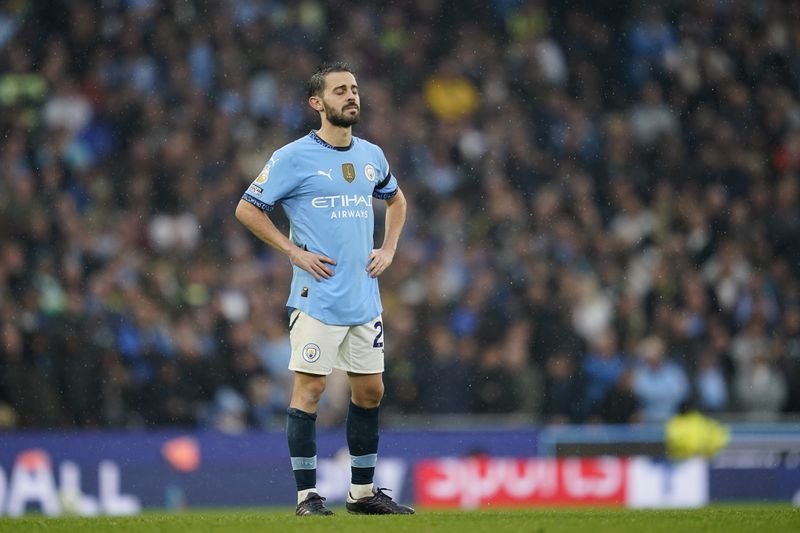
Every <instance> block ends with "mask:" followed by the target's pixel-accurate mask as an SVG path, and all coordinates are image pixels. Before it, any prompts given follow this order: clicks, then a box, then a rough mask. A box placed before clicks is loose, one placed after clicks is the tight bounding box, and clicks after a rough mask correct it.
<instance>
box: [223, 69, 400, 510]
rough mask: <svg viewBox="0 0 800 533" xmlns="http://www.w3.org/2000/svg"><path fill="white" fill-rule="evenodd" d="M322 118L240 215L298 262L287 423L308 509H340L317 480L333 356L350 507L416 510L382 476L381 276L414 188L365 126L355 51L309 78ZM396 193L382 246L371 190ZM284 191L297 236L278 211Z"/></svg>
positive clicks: (249, 194)
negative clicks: (365, 134)
mask: <svg viewBox="0 0 800 533" xmlns="http://www.w3.org/2000/svg"><path fill="white" fill-rule="evenodd" d="M308 105H309V106H311V108H312V109H314V110H315V111H317V112H318V113H319V116H320V120H321V126H320V128H319V130H317V131H311V132H310V133H309V134H308V135H306V136H305V137H302V138H300V139H298V140H296V141H294V142H292V143H289V144H287V145H286V146H284V147H282V148H280V149H279V150H277V151H275V153H274V154H273V155H272V157H271V158H270V159H269V161H268V162H267V164H266V166H265V167H264V169H263V170H262V171H261V173H260V174H259V175H258V177H256V179H255V180H254V181H253V183H252V184H251V185H250V187H249V188H248V189H247V191H246V192H245V193H244V195H243V196H242V199H241V200H240V201H239V205H238V206H237V207H236V218H237V219H238V220H239V221H240V222H241V223H242V224H244V225H245V226H246V227H247V229H249V230H250V231H251V232H252V233H253V234H255V235H256V236H257V237H258V238H259V239H261V240H262V241H264V242H265V243H267V244H269V245H271V246H273V247H275V248H277V249H278V250H280V251H282V252H283V253H285V254H286V255H287V256H288V257H289V260H290V261H291V263H292V265H293V275H292V286H291V292H290V294H289V301H288V303H287V307H288V308H289V336H290V340H291V345H292V355H291V359H290V362H289V369H290V370H293V371H294V386H293V389H292V398H291V402H290V405H289V409H287V422H286V433H287V438H288V440H289V452H290V455H291V460H292V469H293V471H294V476H295V481H296V482H297V510H296V514H297V515H330V514H333V513H332V512H331V511H330V510H328V509H327V508H326V507H325V498H323V497H322V496H320V495H319V494H318V493H317V490H316V466H317V444H316V429H315V427H316V426H315V422H316V418H317V414H316V410H317V403H318V402H319V400H320V397H321V395H322V392H323V391H324V389H325V379H326V376H327V375H328V374H330V373H331V371H332V370H333V368H334V367H336V368H340V369H342V370H344V371H346V372H347V375H348V377H349V381H350V388H351V398H350V406H349V410H348V414H347V444H348V447H349V449H350V465H351V475H352V477H351V484H350V492H349V494H348V497H347V503H346V506H347V510H348V511H349V512H351V513H357V514H413V513H414V510H413V509H412V508H410V507H406V506H404V505H400V504H398V503H396V502H394V501H393V500H392V499H391V498H390V497H389V496H388V495H386V494H385V493H384V492H383V490H382V489H380V488H377V487H375V486H374V485H373V475H374V473H375V464H376V461H377V457H378V409H379V405H380V401H381V398H382V397H383V369H384V361H383V358H384V357H383V346H384V338H383V319H382V317H381V311H382V306H381V300H380V293H379V291H378V280H377V278H378V276H379V275H380V274H381V273H382V272H383V271H384V270H386V268H387V267H388V266H389V265H391V264H392V260H393V258H394V254H395V250H396V249H397V242H398V240H399V238H400V232H401V230H402V228H403V224H404V223H405V218H406V200H405V197H404V196H403V193H402V191H401V190H400V188H399V187H398V185H397V181H396V180H395V178H394V176H392V174H391V172H390V171H389V164H388V162H387V161H386V157H385V156H384V154H383V151H382V150H381V149H380V148H379V147H378V146H375V145H374V144H371V143H369V142H367V141H365V140H363V139H360V138H358V137H354V136H353V133H352V126H353V124H356V123H357V122H358V119H359V114H360V111H361V107H360V99H359V94H358V85H357V84H356V78H355V76H354V75H353V73H352V71H351V70H350V68H349V67H348V66H347V65H346V64H344V63H334V64H329V65H324V66H322V67H321V68H319V69H318V70H317V71H316V72H315V73H314V75H313V76H311V79H310V80H309V82H308ZM373 198H377V199H381V200H385V201H386V203H387V209H386V225H385V226H386V229H385V234H384V238H383V245H382V246H381V248H378V249H373V248H372V244H373V231H374V213H373V211H372V199H373ZM277 202H282V204H283V209H284V211H285V212H286V215H287V217H288V218H289V223H290V232H289V237H286V236H285V235H284V234H283V233H281V232H280V231H279V230H278V229H277V228H276V227H275V225H274V224H273V223H272V221H271V220H270V218H269V213H271V212H272V210H273V208H274V206H275V204H276V203H277Z"/></svg>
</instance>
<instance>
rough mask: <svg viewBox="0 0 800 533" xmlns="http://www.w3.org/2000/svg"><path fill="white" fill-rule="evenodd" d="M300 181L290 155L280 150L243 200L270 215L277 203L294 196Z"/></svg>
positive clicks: (250, 187) (252, 184) (265, 166)
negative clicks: (293, 192) (293, 193)
mask: <svg viewBox="0 0 800 533" xmlns="http://www.w3.org/2000/svg"><path fill="white" fill-rule="evenodd" d="M299 181H300V178H299V176H298V174H297V172H294V165H293V164H292V160H291V157H290V156H289V154H287V153H285V151H283V150H278V151H276V152H275V153H274V154H272V157H270V158H269V161H267V164H266V165H264V168H263V169H262V170H261V172H260V173H259V174H258V176H256V179H254V180H253V182H252V183H251V184H250V186H249V187H248V188H247V190H246V191H245V192H244V194H243V195H242V200H244V201H245V202H248V203H251V204H253V205H254V206H256V207H257V208H259V209H261V210H262V211H264V212H266V213H269V212H271V211H272V210H273V209H275V204H276V203H278V202H280V201H281V200H282V199H284V198H286V197H287V196H290V195H291V194H292V191H294V189H295V188H297V187H298V186H299Z"/></svg>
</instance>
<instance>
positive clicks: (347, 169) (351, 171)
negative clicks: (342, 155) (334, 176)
mask: <svg viewBox="0 0 800 533" xmlns="http://www.w3.org/2000/svg"><path fill="white" fill-rule="evenodd" d="M342 176H343V177H344V179H345V180H347V183H353V180H354V179H356V167H354V166H353V163H345V164H343V165H342Z"/></svg>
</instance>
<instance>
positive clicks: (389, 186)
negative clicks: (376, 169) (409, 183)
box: [372, 150, 398, 200]
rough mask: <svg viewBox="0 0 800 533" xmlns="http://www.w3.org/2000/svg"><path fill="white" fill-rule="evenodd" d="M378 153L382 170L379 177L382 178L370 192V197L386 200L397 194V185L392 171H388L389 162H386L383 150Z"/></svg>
mask: <svg viewBox="0 0 800 533" xmlns="http://www.w3.org/2000/svg"><path fill="white" fill-rule="evenodd" d="M379 153H380V160H381V170H382V173H381V174H380V175H381V176H382V178H381V179H380V180H378V183H376V184H375V188H374V189H373V190H372V196H374V197H375V198H378V199H379V200H388V199H390V198H392V197H393V196H394V195H395V194H397V188H398V185H397V180H396V179H395V177H394V176H392V171H391V170H390V169H389V162H388V161H387V160H386V156H385V155H384V154H383V150H379Z"/></svg>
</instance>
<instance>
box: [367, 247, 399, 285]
mask: <svg viewBox="0 0 800 533" xmlns="http://www.w3.org/2000/svg"><path fill="white" fill-rule="evenodd" d="M393 260H394V252H393V251H391V250H386V249H385V248H378V249H377V250H372V252H371V253H370V254H369V263H367V272H369V276H370V277H371V278H377V277H378V276H380V275H381V274H383V271H384V270H386V269H387V268H389V265H391V264H392V261H393Z"/></svg>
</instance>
